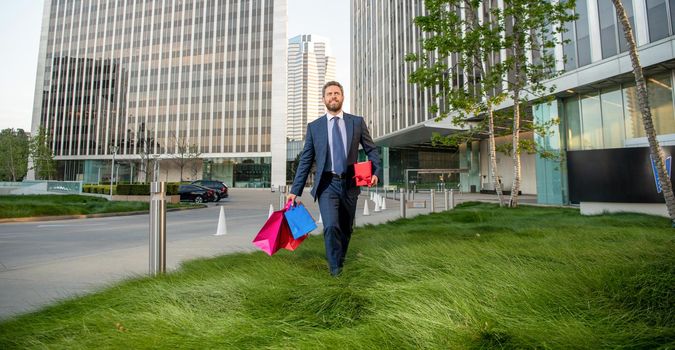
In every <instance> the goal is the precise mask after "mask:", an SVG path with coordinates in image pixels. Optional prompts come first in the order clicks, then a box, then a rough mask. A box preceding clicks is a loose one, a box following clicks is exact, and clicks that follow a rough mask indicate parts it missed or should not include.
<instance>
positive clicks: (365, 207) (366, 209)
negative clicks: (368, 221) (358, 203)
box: [363, 199, 370, 216]
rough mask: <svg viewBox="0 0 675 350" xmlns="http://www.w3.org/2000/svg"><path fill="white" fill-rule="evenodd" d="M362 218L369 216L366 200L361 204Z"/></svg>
mask: <svg viewBox="0 0 675 350" xmlns="http://www.w3.org/2000/svg"><path fill="white" fill-rule="evenodd" d="M363 216H370V210H368V200H367V199H366V201H365V203H364V204H363Z"/></svg>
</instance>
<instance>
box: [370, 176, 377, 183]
mask: <svg viewBox="0 0 675 350" xmlns="http://www.w3.org/2000/svg"><path fill="white" fill-rule="evenodd" d="M370 185H371V186H376V185H377V176H376V175H373V176H371V177H370Z"/></svg>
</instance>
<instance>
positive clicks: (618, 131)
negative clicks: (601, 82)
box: [600, 88, 625, 148]
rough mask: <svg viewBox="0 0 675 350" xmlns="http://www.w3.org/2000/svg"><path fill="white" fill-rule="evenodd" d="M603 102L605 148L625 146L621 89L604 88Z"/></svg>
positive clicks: (601, 98)
mask: <svg viewBox="0 0 675 350" xmlns="http://www.w3.org/2000/svg"><path fill="white" fill-rule="evenodd" d="M600 100H601V102H602V125H603V128H602V131H603V141H604V146H605V148H619V147H623V140H624V138H625V132H624V124H623V99H622V98H621V89H618V88H617V89H614V90H603V91H602V94H601V96H600Z"/></svg>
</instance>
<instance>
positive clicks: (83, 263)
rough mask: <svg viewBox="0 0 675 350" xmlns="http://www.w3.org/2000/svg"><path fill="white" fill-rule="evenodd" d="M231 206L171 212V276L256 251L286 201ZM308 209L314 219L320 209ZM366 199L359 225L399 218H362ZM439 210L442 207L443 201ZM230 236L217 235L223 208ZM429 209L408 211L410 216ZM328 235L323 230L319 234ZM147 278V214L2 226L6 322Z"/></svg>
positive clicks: (261, 197)
mask: <svg viewBox="0 0 675 350" xmlns="http://www.w3.org/2000/svg"><path fill="white" fill-rule="evenodd" d="M230 193H231V196H230V198H229V199H225V200H222V201H221V202H219V203H211V204H210V205H209V207H208V208H205V209H196V210H185V211H177V212H169V213H167V269H168V270H172V269H175V268H177V267H178V266H179V265H180V263H181V262H182V261H186V260H190V259H194V258H198V257H210V256H215V255H221V254H226V253H231V252H242V251H252V250H255V249H256V248H255V247H254V246H253V245H252V244H251V240H252V239H253V237H254V236H255V235H256V233H257V232H258V230H259V229H260V227H261V226H262V224H263V223H264V222H265V220H266V219H267V215H268V212H269V206H270V204H273V205H274V207H275V208H277V207H278V203H279V194H278V193H272V192H270V191H269V190H254V189H249V190H247V189H231V190H230ZM304 197H306V198H303V199H304V203H305V204H306V206H307V208H308V209H309V210H310V212H311V213H312V214H313V215H314V217H315V218H318V212H319V211H318V207H317V206H316V204H315V203H313V202H312V201H311V199H310V198H311V197H310V196H309V195H305V196H304ZM361 197H362V198H361V199H359V204H358V205H359V208H358V209H357V218H356V224H357V225H362V224H365V223H372V224H377V223H382V222H386V221H388V220H394V219H396V218H398V216H399V207H398V205H399V204H398V202H395V201H393V200H389V201H388V202H387V203H388V204H387V205H388V210H386V211H384V212H381V213H373V209H374V208H373V202H370V205H369V206H370V211H371V213H372V215H371V216H363V215H362V213H363V203H364V199H365V198H367V195H365V194H364V195H362V196H361ZM439 203H440V202H439ZM221 206H222V207H224V208H225V213H226V223H227V234H226V235H225V236H214V234H215V232H216V228H217V225H218V217H219V212H220V207H221ZM427 211H428V210H427V209H412V210H410V209H409V210H408V215H409V216H414V215H417V214H419V213H424V212H427ZM320 232H321V227H319V229H317V230H316V231H315V233H316V234H318V233H320ZM147 271H148V215H132V216H117V217H109V218H95V219H78V220H59V221H44V222H27V223H6V224H0V319H2V318H7V317H10V316H12V315H15V314H19V313H24V312H29V311H33V310H36V309H38V308H40V307H41V306H44V305H47V304H49V303H52V302H53V301H54V300H57V299H62V298H65V297H71V296H74V295H78V294H84V293H89V292H92V291H94V290H97V289H100V288H102V287H104V286H105V285H107V284H111V283H113V282H117V281H119V280H121V279H124V278H129V277H134V276H142V275H145V274H147Z"/></svg>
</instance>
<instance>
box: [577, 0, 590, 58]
mask: <svg viewBox="0 0 675 350" xmlns="http://www.w3.org/2000/svg"><path fill="white" fill-rule="evenodd" d="M576 6H577V9H576V10H577V14H578V15H579V18H577V20H576V23H575V24H576V34H577V54H578V62H579V67H582V66H585V65H587V64H589V63H591V39H590V35H589V30H588V7H587V4H586V1H584V0H581V1H577V4H576Z"/></svg>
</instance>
